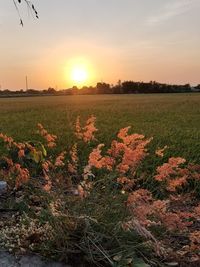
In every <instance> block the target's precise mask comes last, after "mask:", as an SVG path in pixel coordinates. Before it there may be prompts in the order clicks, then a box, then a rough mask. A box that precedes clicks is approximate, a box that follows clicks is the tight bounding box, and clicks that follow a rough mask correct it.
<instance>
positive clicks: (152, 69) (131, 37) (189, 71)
mask: <svg viewBox="0 0 200 267" xmlns="http://www.w3.org/2000/svg"><path fill="white" fill-rule="evenodd" d="M32 2H33V3H34V4H35V7H36V9H37V10H38V13H39V16H40V19H39V20H35V19H34V18H33V17H32V16H31V15H30V12H29V11H27V8H26V6H25V5H24V6H21V8H20V12H21V15H22V17H23V20H24V24H25V26H24V27H23V28H22V27H20V26H19V18H18V16H17V12H16V10H15V7H14V5H13V2H12V0H3V1H1V2H0V35H1V42H0V84H1V86H2V88H9V89H15V88H16V89H20V88H24V86H25V85H24V84H25V82H24V80H25V78H24V77H25V76H26V75H28V77H29V81H30V86H31V87H34V88H48V87H49V86H57V87H58V88H66V87H69V86H71V85H72V83H71V81H70V77H69V75H68V72H69V71H70V70H69V62H73V61H74V62H75V61H77V60H78V59H82V60H83V61H85V62H87V65H88V66H89V68H90V70H91V72H92V75H91V78H90V80H88V84H95V83H96V82H97V81H100V80H103V81H106V82H110V83H116V82H117V80H118V79H122V80H127V79H131V80H135V81H141V80H144V81H150V80H157V81H160V82H168V83H188V82H189V83H191V84H197V83H200V75H199V72H200V50H199V47H200V29H199V25H200V16H199V13H200V0H57V1H56V0H32Z"/></svg>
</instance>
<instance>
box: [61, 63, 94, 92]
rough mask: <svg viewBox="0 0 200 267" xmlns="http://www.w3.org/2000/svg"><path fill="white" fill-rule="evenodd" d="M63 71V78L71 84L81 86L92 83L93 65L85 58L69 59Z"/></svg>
mask: <svg viewBox="0 0 200 267" xmlns="http://www.w3.org/2000/svg"><path fill="white" fill-rule="evenodd" d="M64 71H65V73H64V76H65V80H66V82H67V83H69V84H71V86H78V87H79V88H81V87H82V86H89V85H91V84H93V83H94V80H95V75H94V73H95V71H94V67H93V66H91V64H90V63H89V61H88V60H87V59H85V58H78V59H70V60H69V61H68V63H67V65H66V66H65V70H64Z"/></svg>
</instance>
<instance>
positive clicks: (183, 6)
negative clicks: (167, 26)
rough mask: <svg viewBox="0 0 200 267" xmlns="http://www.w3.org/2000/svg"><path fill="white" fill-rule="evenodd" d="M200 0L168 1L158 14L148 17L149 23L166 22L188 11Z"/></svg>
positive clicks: (151, 24)
mask: <svg viewBox="0 0 200 267" xmlns="http://www.w3.org/2000/svg"><path fill="white" fill-rule="evenodd" d="M197 4H199V0H173V2H172V1H170V2H168V3H167V4H166V5H165V6H164V8H163V9H162V10H161V11H160V13H159V14H158V15H155V16H152V17H150V18H149V19H148V21H147V24H148V25H150V26H154V25H156V24H159V23H162V22H165V21H167V20H170V19H172V18H173V17H176V16H179V15H182V14H184V13H187V12H188V11H189V10H191V9H193V8H194V7H195V6H196V5H197Z"/></svg>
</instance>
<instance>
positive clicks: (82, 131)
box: [75, 116, 98, 143]
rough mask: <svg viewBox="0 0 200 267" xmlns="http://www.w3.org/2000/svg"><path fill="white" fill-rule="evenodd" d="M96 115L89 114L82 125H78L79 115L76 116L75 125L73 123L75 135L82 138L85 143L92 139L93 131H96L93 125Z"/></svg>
mask: <svg viewBox="0 0 200 267" xmlns="http://www.w3.org/2000/svg"><path fill="white" fill-rule="evenodd" d="M95 121H96V117H95V116H91V117H90V118H89V119H88V120H87V121H86V125H85V126H84V127H81V125H80V117H77V120H76V125H75V135H76V137H77V138H78V139H80V140H83V141H84V142H85V143H89V142H91V141H94V140H95V138H94V133H95V132H97V131H98V130H97V128H96V127H95Z"/></svg>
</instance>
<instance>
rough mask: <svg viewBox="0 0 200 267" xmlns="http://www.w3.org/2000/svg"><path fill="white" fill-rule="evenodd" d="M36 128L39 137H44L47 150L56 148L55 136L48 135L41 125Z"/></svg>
mask: <svg viewBox="0 0 200 267" xmlns="http://www.w3.org/2000/svg"><path fill="white" fill-rule="evenodd" d="M38 128H39V132H40V135H41V136H42V137H44V139H45V140H46V141H47V146H48V147H49V148H53V147H55V146H56V143H55V141H56V139H57V136H56V135H53V134H49V133H48V132H47V130H45V129H44V127H43V126H42V124H41V123H38Z"/></svg>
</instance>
